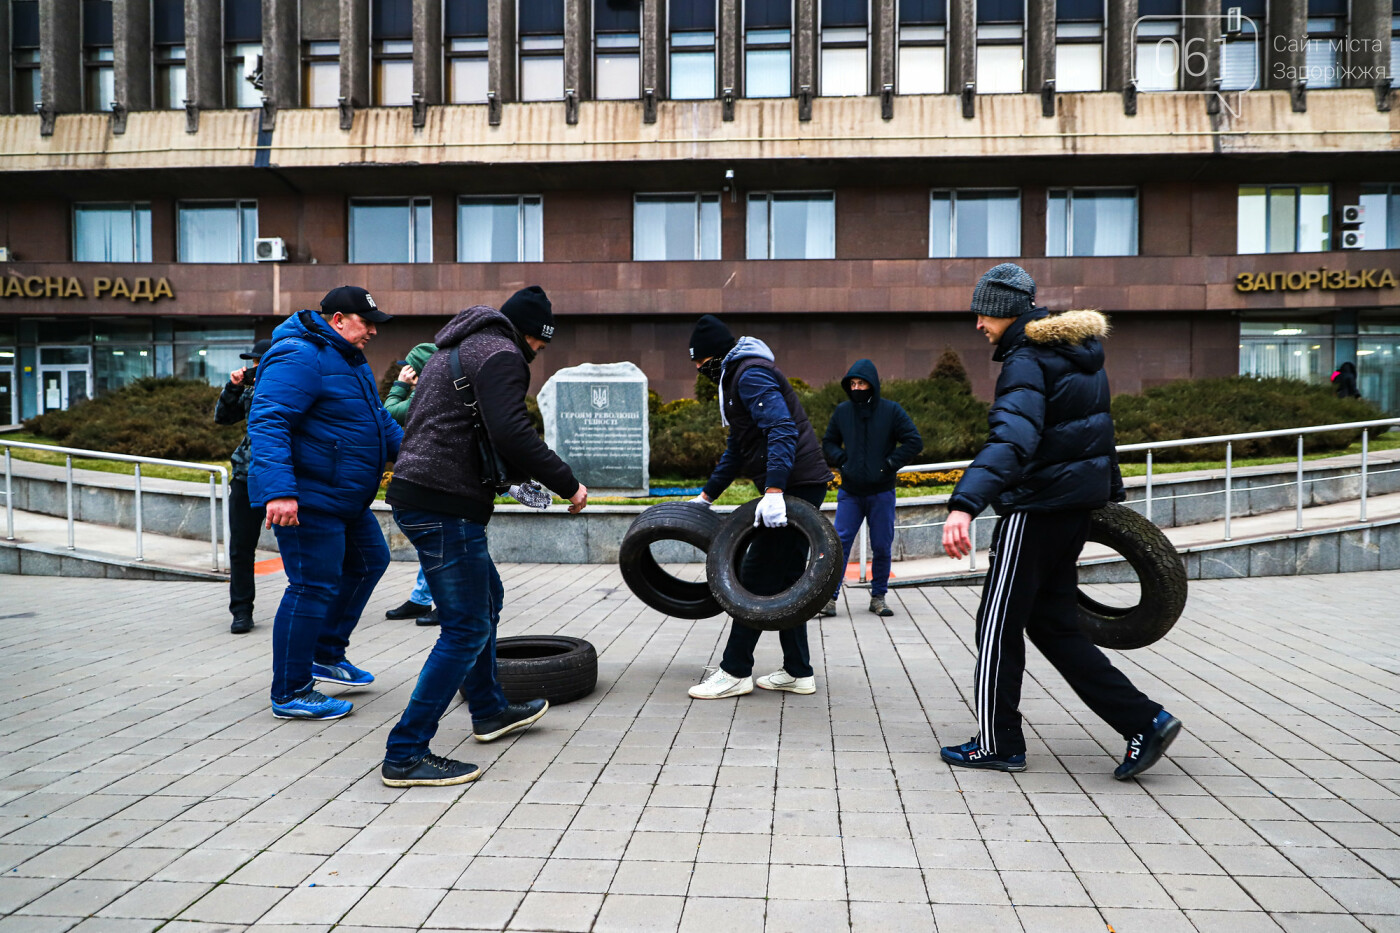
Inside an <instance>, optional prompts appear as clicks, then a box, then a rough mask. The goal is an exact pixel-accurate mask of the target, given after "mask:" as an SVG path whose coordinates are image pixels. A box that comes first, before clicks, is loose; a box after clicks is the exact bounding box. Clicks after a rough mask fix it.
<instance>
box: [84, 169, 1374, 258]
mask: <svg viewBox="0 0 1400 933" xmlns="http://www.w3.org/2000/svg"><path fill="white" fill-rule="evenodd" d="M719 198H720V196H719V194H718V193H717V192H716V193H710V192H700V193H683V194H638V195H636V196H635V198H634V203H633V214H632V244H633V246H632V258H633V259H634V260H638V261H657V260H660V261H681V260H713V259H719V258H720V256H721V255H722V254H721V251H720V242H721V234H720V200H719ZM1360 206H1361V207H1362V215H1363V216H1362V217H1361V218H1360V219H1359V220H1358V221H1357V222H1356V223H1355V224H1354V226H1355V227H1356V229H1358V230H1359V231H1361V232H1362V234H1363V237H1364V247H1363V248H1367V249H1397V248H1400V185H1365V186H1363V187H1362V194H1361V199H1360ZM543 212H544V199H543V197H542V196H540V195H505V196H494V197H462V198H459V199H458V202H457V261H458V262H540V261H542V260H543V258H544V224H543ZM745 221H746V222H745V255H746V257H747V258H748V259H834V258H836V196H835V193H834V192H832V191H765V192H751V193H749V194H748V196H747V216H746V218H745ZM1331 226H1332V207H1331V190H1330V188H1329V187H1328V186H1327V185H1244V186H1241V187H1240V189H1239V204H1238V241H1237V247H1238V252H1239V253H1241V254H1249V253H1291V252H1303V253H1306V252H1318V251H1322V250H1327V249H1330V248H1332V232H1331ZM1138 227H1139V220H1138V195H1137V191H1136V190H1135V189H1133V188H1052V189H1050V191H1049V193H1048V198H1047V205H1046V223H1045V254H1046V255H1047V256H1134V255H1137V252H1138ZM432 229H433V214H432V200H431V199H430V198H352V199H351V200H350V202H349V261H350V262H355V263H369V262H395V263H403V262H432V261H433V236H432ZM257 231H258V212H257V202H256V201H182V202H180V203H179V204H178V205H177V207H176V242H177V250H176V252H177V255H178V257H179V261H180V262H204V263H225V262H252V261H253V259H254V254H253V241H254V239H255V238H256V237H257V235H258V232H257ZM1020 254H1021V194H1020V192H1019V191H1017V190H1016V189H936V190H934V191H933V192H932V193H931V195H930V198H929V253H928V255H929V257H930V258H935V259H947V258H972V257H988V256H1019V255H1020ZM73 258H74V261H76V262H150V261H151V208H150V205H149V204H140V203H138V204H131V203H125V204H79V205H77V206H76V207H75V208H74V214H73Z"/></svg>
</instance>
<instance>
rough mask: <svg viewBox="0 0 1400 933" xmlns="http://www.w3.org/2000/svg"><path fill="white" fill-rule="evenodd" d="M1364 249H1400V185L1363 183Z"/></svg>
mask: <svg viewBox="0 0 1400 933" xmlns="http://www.w3.org/2000/svg"><path fill="white" fill-rule="evenodd" d="M1361 207H1362V208H1363V209H1364V210H1365V211H1366V219H1365V220H1363V221H1362V222H1361V231H1362V233H1364V234H1365V236H1366V245H1365V247H1363V248H1364V249H1400V185H1362V186H1361Z"/></svg>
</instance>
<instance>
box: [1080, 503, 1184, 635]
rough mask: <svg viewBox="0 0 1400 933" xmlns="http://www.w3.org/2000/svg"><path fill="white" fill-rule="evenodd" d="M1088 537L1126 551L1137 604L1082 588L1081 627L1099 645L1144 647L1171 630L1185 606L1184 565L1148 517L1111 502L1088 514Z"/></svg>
mask: <svg viewBox="0 0 1400 933" xmlns="http://www.w3.org/2000/svg"><path fill="white" fill-rule="evenodd" d="M1089 540H1090V541H1093V542H1095V543H1096V544H1102V545H1105V546H1107V547H1110V548H1112V549H1113V550H1115V551H1117V552H1118V553H1119V554H1121V555H1123V557H1124V559H1125V560H1127V562H1128V564H1129V566H1131V567H1132V568H1133V570H1134V571H1135V572H1136V573H1137V577H1138V587H1139V592H1140V595H1139V599H1138V604H1137V605H1136V606H1128V607H1118V606H1105V605H1104V604H1103V603H1100V602H1098V601H1097V600H1095V599H1093V598H1092V597H1090V596H1088V595H1087V594H1085V592H1084V591H1083V590H1080V591H1079V594H1078V597H1079V627H1080V628H1081V629H1082V630H1083V631H1084V633H1085V634H1086V635H1088V636H1089V640H1090V641H1092V642H1093V643H1094V644H1096V645H1098V646H1099V647H1100V648H1113V649H1116V650H1118V651H1126V650H1129V649H1132V648H1143V647H1146V646H1147V645H1150V644H1152V643H1153V642H1155V641H1157V640H1158V639H1160V638H1161V637H1162V636H1164V635H1166V634H1167V632H1169V631H1171V627H1172V626H1173V625H1175V624H1176V620H1177V619H1179V618H1180V617H1181V611H1182V609H1184V608H1185V607H1186V567H1185V565H1184V564H1183V563H1182V560H1181V555H1180V554H1178V553H1177V551H1176V547H1175V546H1174V545H1173V544H1172V543H1171V541H1170V540H1168V538H1167V536H1166V535H1165V534H1163V533H1162V529H1160V528H1158V527H1157V526H1156V525H1154V524H1153V523H1152V522H1151V521H1149V520H1148V519H1147V518H1145V517H1143V516H1142V515H1139V514H1138V513H1137V512H1134V511H1133V510H1132V509H1130V508H1128V507H1127V506H1125V505H1119V504H1118V503H1116V502H1111V503H1109V504H1108V505H1106V506H1105V507H1103V508H1101V509H1096V510H1095V511H1094V513H1093V515H1092V516H1091V517H1090V519H1089Z"/></svg>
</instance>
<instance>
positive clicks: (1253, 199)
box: [1235, 185, 1269, 255]
mask: <svg viewBox="0 0 1400 933" xmlns="http://www.w3.org/2000/svg"><path fill="white" fill-rule="evenodd" d="M1266 190H1267V189H1265V188H1264V187H1263V186H1262V185H1257V186H1241V187H1240V198H1239V210H1238V212H1237V215H1236V225H1235V226H1236V234H1235V252H1237V253H1239V254H1240V255H1251V254H1255V253H1267V252H1268V251H1269V236H1268V233H1269V226H1268V224H1269V204H1268V199H1267V194H1266Z"/></svg>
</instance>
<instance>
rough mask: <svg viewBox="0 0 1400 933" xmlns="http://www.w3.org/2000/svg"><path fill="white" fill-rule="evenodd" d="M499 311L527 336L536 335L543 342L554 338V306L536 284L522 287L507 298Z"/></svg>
mask: <svg viewBox="0 0 1400 933" xmlns="http://www.w3.org/2000/svg"><path fill="white" fill-rule="evenodd" d="M501 313H502V314H504V315H505V316H506V317H508V318H510V322H511V323H512V324H514V325H515V329H516V330H518V331H520V333H522V334H524V335H525V336H527V337H538V338H539V339H540V340H543V341H544V342H545V343H549V341H551V340H552V339H554V306H553V305H551V304H550V303H549V297H548V296H547V295H545V293H544V289H542V288H540V287H539V286H538V285H531V286H530V287H528V288H522V289H521V290H520V291H518V292H516V293H515V294H514V295H511V296H510V297H509V298H507V299H506V303H505V304H503V305H501Z"/></svg>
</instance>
